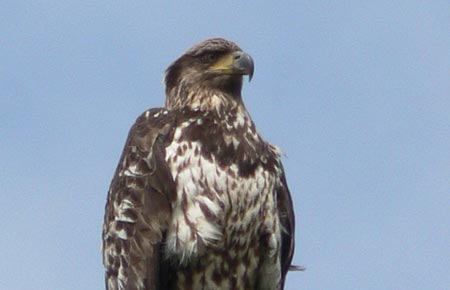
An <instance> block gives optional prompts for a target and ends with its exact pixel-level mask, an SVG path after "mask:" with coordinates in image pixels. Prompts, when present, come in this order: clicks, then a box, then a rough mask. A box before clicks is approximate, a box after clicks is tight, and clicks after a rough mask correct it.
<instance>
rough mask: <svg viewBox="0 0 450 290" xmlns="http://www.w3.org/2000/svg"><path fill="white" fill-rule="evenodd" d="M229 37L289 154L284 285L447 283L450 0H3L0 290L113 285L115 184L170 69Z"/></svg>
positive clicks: (411, 288) (263, 119)
mask: <svg viewBox="0 0 450 290" xmlns="http://www.w3.org/2000/svg"><path fill="white" fill-rule="evenodd" d="M215 36H222V37H226V38H229V39H231V40H234V41H235V42H237V43H238V44H239V45H240V46H241V47H242V48H243V49H244V50H246V51H247V52H248V53H250V54H251V55H252V56H253V58H254V61H255V75H254V79H253V81H252V82H251V83H249V84H248V83H246V84H245V86H244V92H243V95H244V99H245V102H246V105H247V107H248V109H249V111H250V112H251V114H252V116H253V119H254V121H255V123H256V124H257V127H258V129H259V131H260V132H261V133H262V135H263V136H264V137H265V138H266V139H267V140H269V141H270V142H272V143H274V144H277V145H278V146H280V147H281V148H282V149H283V151H284V152H285V154H286V158H284V165H285V168H286V171H287V177H288V183H289V185H290V188H291V192H292V193H293V199H294V202H295V209H296V213H297V217H296V218H297V235H296V240H297V248H296V254H295V257H294V262H295V263H296V264H301V265H303V266H305V267H307V270H306V271H305V272H303V273H290V275H289V276H288V280H287V281H288V282H287V289H289V290H296V289H308V290H319V289H332V290H336V289H337V290H350V289H364V290H369V289H373V290H402V289H404V290H423V289H433V290H448V289H449V288H448V287H450V286H449V285H450V274H449V269H450V3H449V2H448V1H412V0H410V1H273V2H270V1H265V2H264V3H263V1H260V2H257V1H245V2H244V1H221V2H214V1H177V2H175V1H173V2H172V1H62V0H60V1H17V0H3V1H1V2H0V110H1V112H0V134H1V135H0V136H1V138H0V197H1V211H0V228H1V230H2V236H1V238H0V249H1V250H0V289H8V290H30V289H33V290H94V289H95V290H97V289H103V287H104V285H103V283H104V282H103V267H102V264H101V254H100V236H101V225H102V222H103V211H104V203H105V198H106V192H107V189H108V186H109V182H110V180H111V177H112V175H113V172H114V170H115V167H116V165H117V162H118V159H119V155H120V152H121V150H122V148H123V144H124V142H125V138H126V135H127V132H128V129H129V128H130V126H131V124H132V123H133V122H134V120H135V118H136V117H137V116H138V115H139V114H140V113H141V112H142V111H144V110H145V109H146V108H149V107H155V106H161V105H162V104H163V102H164V95H163V92H164V88H163V85H162V82H161V81H162V78H163V71H164V69H165V68H166V67H167V65H168V64H169V63H170V62H171V61H173V60H174V59H175V58H177V57H178V56H179V55H180V54H181V53H182V52H184V51H185V50H186V49H187V48H188V47H190V46H191V45H193V44H194V43H196V42H198V41H200V40H203V39H205V38H209V37H215Z"/></svg>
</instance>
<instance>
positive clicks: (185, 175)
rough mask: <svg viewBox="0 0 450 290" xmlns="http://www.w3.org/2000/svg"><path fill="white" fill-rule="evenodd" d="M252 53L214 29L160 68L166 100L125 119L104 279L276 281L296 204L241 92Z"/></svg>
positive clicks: (146, 283)
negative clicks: (127, 129)
mask: <svg viewBox="0 0 450 290" xmlns="http://www.w3.org/2000/svg"><path fill="white" fill-rule="evenodd" d="M244 75H248V76H249V78H250V79H251V78H252V75H253V60H252V58H251V57H250V55H248V54H247V53H245V52H243V51H242V50H241V48H239V47H238V46H237V45H236V44H235V43H233V42H231V41H228V40H225V39H221V38H215V39H209V40H206V41H203V42H200V43H199V44H197V45H195V46H194V47H192V48H191V49H189V50H188V51H187V52H186V53H184V54H183V55H182V56H181V57H180V58H178V59H177V60H176V61H175V62H174V63H172V64H171V65H170V66H169V68H168V69H167V71H166V75H165V85H166V104H165V107H164V108H156V109H150V110H147V111H145V112H144V113H143V114H142V115H141V116H140V117H139V118H138V119H137V120H136V122H135V124H134V125H133V126H132V128H131V130H130V133H129V135H128V139H127V141H126V144H125V148H124V150H123V153H122V156H121V158H120V162H119V165H118V167H117V170H116V172H115V174H114V178H113V180H112V182H111V186H110V189H109V192H108V198H107V202H106V208H105V220H104V225H103V264H104V266H105V268H106V275H105V280H106V288H107V289H108V290H119V289H120V290H144V289H145V290H188V289H189V290H200V289H203V290H213V289H214V290H216V289H220V290H281V289H283V288H284V281H285V278H286V274H287V272H288V270H289V268H290V265H291V260H292V255H293V252H294V212H293V208H292V201H291V197H290V193H289V190H288V187H287V184H286V178H285V174H284V171H283V167H282V164H281V161H280V152H279V150H278V149H277V148H276V147H275V146H273V145H271V144H269V143H267V142H266V141H264V139H263V138H262V137H261V136H260V134H259V133H258V131H257V130H256V128H255V124H254V123H253V121H252V119H251V118H250V115H249V113H248V112H247V110H246V108H245V106H244V103H243V101H242V96H241V89H242V81H243V76H244Z"/></svg>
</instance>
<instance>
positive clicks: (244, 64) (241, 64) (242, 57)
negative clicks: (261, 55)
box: [209, 51, 255, 81]
mask: <svg viewBox="0 0 450 290" xmlns="http://www.w3.org/2000/svg"><path fill="white" fill-rule="evenodd" d="M254 69H255V66H254V64H253V59H252V57H251V56H250V55H249V54H248V53H245V52H243V51H235V52H233V53H229V54H226V55H224V56H223V57H221V58H220V59H219V60H218V61H217V62H216V63H215V64H214V65H212V66H211V67H210V68H209V70H210V71H212V72H216V73H222V74H228V75H248V80H249V81H251V80H252V78H253V72H254Z"/></svg>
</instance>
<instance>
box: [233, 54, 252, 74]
mask: <svg viewBox="0 0 450 290" xmlns="http://www.w3.org/2000/svg"><path fill="white" fill-rule="evenodd" d="M233 66H234V68H235V69H236V71H238V72H240V73H241V74H242V75H248V81H251V80H252V78H253V72H254V71H255V65H254V63H253V59H252V57H251V56H250V55H249V54H248V53H245V52H242V51H236V52H234V53H233Z"/></svg>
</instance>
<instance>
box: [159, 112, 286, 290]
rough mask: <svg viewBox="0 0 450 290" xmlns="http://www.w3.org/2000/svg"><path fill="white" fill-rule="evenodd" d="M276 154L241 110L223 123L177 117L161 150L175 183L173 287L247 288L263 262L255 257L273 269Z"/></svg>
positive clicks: (169, 240) (199, 115)
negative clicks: (267, 259) (269, 260)
mask: <svg viewBox="0 0 450 290" xmlns="http://www.w3.org/2000/svg"><path fill="white" fill-rule="evenodd" d="M275 150H276V149H275V148H273V147H272V146H270V145H268V144H267V143H265V142H264V141H263V140H262V139H261V138H260V136H259V135H258V134H257V132H256V130H255V128H254V125H253V123H252V122H251V119H250V117H249V116H248V115H247V114H246V112H245V111H242V112H239V110H238V109H236V112H232V113H231V114H227V115H226V116H225V117H223V119H221V118H218V116H217V115H215V114H213V113H203V112H199V111H191V112H186V111H185V112H183V116H182V117H181V118H180V121H179V124H178V126H177V127H176V130H175V131H174V133H173V139H172V140H171V142H170V144H168V146H167V147H166V161H167V163H168V165H169V168H170V170H171V172H172V175H173V178H174V180H175V184H176V201H175V202H174V203H173V208H172V219H171V224H170V225H169V229H168V231H167V234H166V235H167V236H166V243H165V255H166V258H169V259H171V260H172V261H173V262H174V263H177V264H179V265H180V268H179V270H178V272H177V274H176V275H177V279H175V281H176V282H175V283H176V285H173V288H174V289H181V288H182V287H186V285H192V289H254V288H255V287H256V285H254V283H255V282H254V281H255V280H256V279H255V276H256V275H257V274H256V271H257V269H258V267H261V266H262V264H263V262H264V261H263V260H264V259H265V258H264V259H263V258H262V257H261V251H265V252H266V253H265V254H267V255H266V256H269V257H272V258H273V259H274V260H275V261H274V262H275V263H272V264H275V265H276V260H277V259H279V255H278V254H279V250H280V243H281V242H280V239H281V233H280V225H279V220H278V216H277V212H276V197H275V196H274V188H275V186H277V184H276V182H278V180H279V174H280V168H279V167H278V155H277V152H275ZM276 280H277V279H275V281H276ZM272 283H273V282H272ZM275 283H276V282H275ZM266 286H267V287H268V288H267V289H274V288H273V287H275V285H272V286H270V285H266ZM262 287H265V286H262ZM270 287H272V288H270ZM183 289H185V288H183ZM261 289H265V288H261Z"/></svg>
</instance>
